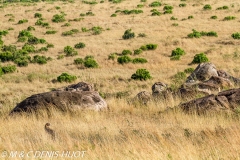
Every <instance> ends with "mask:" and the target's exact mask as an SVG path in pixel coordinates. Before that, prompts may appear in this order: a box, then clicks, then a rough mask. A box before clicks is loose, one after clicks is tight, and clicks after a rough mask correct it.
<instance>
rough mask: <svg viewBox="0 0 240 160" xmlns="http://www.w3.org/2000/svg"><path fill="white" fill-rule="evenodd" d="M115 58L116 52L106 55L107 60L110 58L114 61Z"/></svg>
mask: <svg viewBox="0 0 240 160" xmlns="http://www.w3.org/2000/svg"><path fill="white" fill-rule="evenodd" d="M116 58H117V54H116V53H111V54H109V55H108V60H110V59H111V60H113V61H114V60H115V59H116Z"/></svg>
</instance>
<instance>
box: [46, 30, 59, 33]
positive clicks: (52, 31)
mask: <svg viewBox="0 0 240 160" xmlns="http://www.w3.org/2000/svg"><path fill="white" fill-rule="evenodd" d="M55 33H57V31H54V30H49V31H46V34H55Z"/></svg>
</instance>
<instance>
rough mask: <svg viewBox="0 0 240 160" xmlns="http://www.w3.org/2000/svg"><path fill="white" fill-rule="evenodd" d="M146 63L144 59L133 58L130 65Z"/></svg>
mask: <svg viewBox="0 0 240 160" xmlns="http://www.w3.org/2000/svg"><path fill="white" fill-rule="evenodd" d="M147 62H148V61H147V60H146V59H145V58H134V59H133V60H132V63H147Z"/></svg>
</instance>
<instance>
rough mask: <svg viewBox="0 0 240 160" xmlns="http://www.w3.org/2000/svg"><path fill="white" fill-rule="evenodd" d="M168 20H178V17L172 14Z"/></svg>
mask: <svg viewBox="0 0 240 160" xmlns="http://www.w3.org/2000/svg"><path fill="white" fill-rule="evenodd" d="M170 20H178V19H177V18H175V17H174V16H172V17H171V18H170Z"/></svg>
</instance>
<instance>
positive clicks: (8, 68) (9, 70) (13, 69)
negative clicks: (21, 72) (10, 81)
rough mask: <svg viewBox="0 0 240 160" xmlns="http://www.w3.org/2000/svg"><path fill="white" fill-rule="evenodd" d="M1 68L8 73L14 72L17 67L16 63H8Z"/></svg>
mask: <svg viewBox="0 0 240 160" xmlns="http://www.w3.org/2000/svg"><path fill="white" fill-rule="evenodd" d="M1 68H2V72H3V73H4V74H6V73H13V72H15V71H16V69H17V68H16V66H15V65H7V66H3V67H1Z"/></svg>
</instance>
